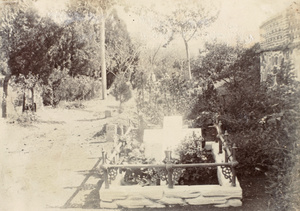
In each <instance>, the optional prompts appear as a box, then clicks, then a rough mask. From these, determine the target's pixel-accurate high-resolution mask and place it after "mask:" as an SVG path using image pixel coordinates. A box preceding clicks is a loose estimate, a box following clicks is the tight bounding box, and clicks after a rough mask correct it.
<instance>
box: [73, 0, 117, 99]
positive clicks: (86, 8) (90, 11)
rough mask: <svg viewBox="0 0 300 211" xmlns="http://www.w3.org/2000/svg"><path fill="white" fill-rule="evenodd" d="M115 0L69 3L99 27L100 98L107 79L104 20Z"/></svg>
mask: <svg viewBox="0 0 300 211" xmlns="http://www.w3.org/2000/svg"><path fill="white" fill-rule="evenodd" d="M115 3H116V2H115V0H100V1H96V0H89V1H84V0H73V1H71V5H72V6H73V7H75V8H76V11H79V14H84V15H85V16H87V17H89V18H90V19H91V20H94V21H96V23H97V24H99V25H98V27H99V29H100V42H99V46H100V60H101V71H102V74H101V77H102V98H103V99H106V97H107V94H106V93H107V91H106V89H107V80H106V74H107V73H106V62H105V20H106V18H107V16H108V14H109V11H110V10H111V9H112V6H113V5H114V4H115Z"/></svg>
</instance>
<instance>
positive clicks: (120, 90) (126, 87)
mask: <svg viewBox="0 0 300 211" xmlns="http://www.w3.org/2000/svg"><path fill="white" fill-rule="evenodd" d="M111 95H112V96H114V97H115V98H116V100H118V101H120V108H121V107H122V104H123V103H124V102H126V101H128V100H129V99H130V98H131V97H132V92H131V85H130V82H129V81H128V80H127V79H126V77H125V76H124V75H123V74H119V75H118V76H117V77H116V79H115V81H114V83H113V85H112V87H111Z"/></svg>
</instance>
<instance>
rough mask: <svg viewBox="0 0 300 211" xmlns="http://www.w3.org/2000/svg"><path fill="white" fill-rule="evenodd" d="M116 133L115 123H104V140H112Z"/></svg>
mask: <svg viewBox="0 0 300 211" xmlns="http://www.w3.org/2000/svg"><path fill="white" fill-rule="evenodd" d="M116 135H117V125H114V124H109V125H106V141H108V142H114V140H115V136H116Z"/></svg>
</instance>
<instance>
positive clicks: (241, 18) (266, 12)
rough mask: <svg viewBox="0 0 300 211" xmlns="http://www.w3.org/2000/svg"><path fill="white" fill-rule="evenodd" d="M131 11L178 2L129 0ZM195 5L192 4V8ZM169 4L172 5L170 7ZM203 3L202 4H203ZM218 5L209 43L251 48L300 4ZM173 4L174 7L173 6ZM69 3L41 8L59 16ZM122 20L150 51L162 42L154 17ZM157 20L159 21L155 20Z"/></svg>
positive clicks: (194, 47) (43, 1) (47, 1)
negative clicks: (263, 29) (279, 16)
mask: <svg viewBox="0 0 300 211" xmlns="http://www.w3.org/2000/svg"><path fill="white" fill-rule="evenodd" d="M127 1H128V3H129V4H130V6H131V7H139V6H142V7H150V6H152V7H153V8H156V9H159V10H160V12H164V11H167V10H168V9H172V1H176V0H127ZM193 1H197V0H190V1H189V2H191V5H192V4H193ZM166 2H169V4H168V3H166ZM201 2H202V0H201ZM211 2H214V3H218V5H219V7H220V14H219V18H218V20H217V21H216V22H215V23H214V24H213V25H212V26H211V27H210V29H209V34H208V36H207V37H206V40H212V39H217V40H218V41H220V42H226V43H228V44H234V43H236V40H237V38H238V39H239V40H241V41H243V42H245V44H246V45H247V46H251V45H252V44H254V43H255V42H259V26H260V25H261V24H262V22H263V21H265V20H266V19H268V18H269V17H271V16H273V15H275V14H276V13H278V12H281V11H283V10H284V9H285V8H287V7H288V6H289V5H291V4H292V3H293V2H297V3H298V4H299V0H211ZM170 3H171V4H170ZM64 5H65V0H58V1H55V2H53V1H52V0H39V1H38V2H37V6H38V8H39V9H40V11H41V12H42V13H49V10H52V13H54V14H55V13H56V14H59V12H58V10H59V9H62V8H64ZM118 11H119V16H120V17H121V18H122V19H123V20H124V21H125V22H126V24H127V29H128V31H129V33H130V35H131V36H132V37H133V38H134V39H137V40H139V41H140V42H143V43H146V44H147V45H148V46H149V47H151V46H152V47H155V46H157V45H158V44H157V42H162V41H161V39H159V37H158V35H157V33H154V32H153V31H151V25H149V20H150V21H151V17H147V18H145V17H138V16H136V15H135V14H133V13H126V12H124V11H122V9H119V10H118ZM154 18H155V17H154ZM202 43H203V40H201V39H199V40H196V41H193V42H192V43H191V52H192V53H195V52H197V51H198V49H199V47H198V46H201V44H202ZM170 47H171V48H172V47H173V48H174V49H175V48H179V49H183V47H184V44H183V42H182V41H181V40H179V39H178V40H175V41H174V43H172V45H171V46H170Z"/></svg>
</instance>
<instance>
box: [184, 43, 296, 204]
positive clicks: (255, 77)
mask: <svg viewBox="0 0 300 211" xmlns="http://www.w3.org/2000/svg"><path fill="white" fill-rule="evenodd" d="M216 47H218V48H219V47H221V46H216ZM218 48H215V47H214V48H213V49H212V50H213V52H214V53H213V55H214V56H215V57H216V56H217V57H216V60H215V63H212V62H211V60H210V58H205V57H204V59H203V60H202V62H204V63H202V67H206V68H205V69H208V68H209V67H212V68H211V69H209V71H207V73H211V74H210V75H209V76H210V79H211V81H212V82H214V84H215V83H216V82H218V81H219V80H223V81H226V82H225V84H224V85H223V87H221V88H220V87H217V88H215V87H214V86H212V87H211V89H210V90H209V89H208V88H207V89H204V91H203V93H202V94H201V95H200V96H199V100H198V103H197V104H196V105H195V107H194V109H193V112H192V113H193V114H192V115H190V118H192V119H193V120H194V122H195V125H197V126H199V125H201V124H202V125H201V126H203V125H204V126H205V124H207V122H205V121H202V122H201V121H199V120H200V119H201V118H202V116H203V115H210V116H211V117H213V116H217V118H218V120H221V121H222V123H223V125H222V127H223V129H224V130H227V131H228V132H229V134H230V137H229V140H230V141H231V143H236V144H237V146H238V151H237V160H238V162H239V165H238V166H237V173H238V174H239V175H247V176H249V175H255V174H259V173H265V174H266V176H267V178H268V182H267V190H268V193H269V194H270V195H271V197H272V200H271V203H270V206H271V209H272V210H288V209H289V208H290V207H291V206H292V205H293V204H297V203H296V202H295V201H292V199H293V198H294V199H295V198H297V197H295V196H297V194H298V193H297V192H296V191H295V190H294V189H293V186H291V182H292V181H294V182H295V183H296V182H297V181H299V176H297V173H296V174H295V170H293V169H295V168H296V169H297V168H298V167H296V166H297V162H298V160H299V159H298V158H297V157H295V152H298V151H299V149H298V148H299V147H298V146H297V144H296V143H297V140H298V139H299V132H298V131H299V117H300V115H299V114H300V110H299V99H300V91H299V83H298V82H296V81H295V80H294V76H293V69H292V68H293V67H292V66H291V64H290V63H289V62H285V63H282V64H281V67H280V68H279V69H274V71H273V75H270V76H269V78H268V80H267V82H265V83H263V82H262V83H259V65H258V64H259V63H258V61H259V55H258V53H257V51H256V50H257V48H258V46H257V45H256V46H254V47H253V48H251V49H245V50H239V51H236V52H237V53H236V54H235V55H236V56H235V59H232V60H230V59H229V60H228V59H227V58H228V56H230V52H229V49H228V52H229V53H227V52H226V51H225V50H226V46H222V48H221V49H218ZM223 50H224V52H223V53H221V52H222V51H223ZM209 54H210V53H208V54H207V55H209ZM222 54H226V55H225V56H224V55H222ZM218 55H220V56H222V57H218ZM219 64H220V65H219ZM205 69H202V70H205ZM198 73H199V74H200V75H201V74H202V73H203V72H198ZM275 75H276V77H275ZM212 84H213V83H212ZM207 87H208V86H207ZM292 172H294V174H292ZM297 178H298V179H297ZM289 191H290V192H289ZM298 196H299V194H298Z"/></svg>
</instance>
